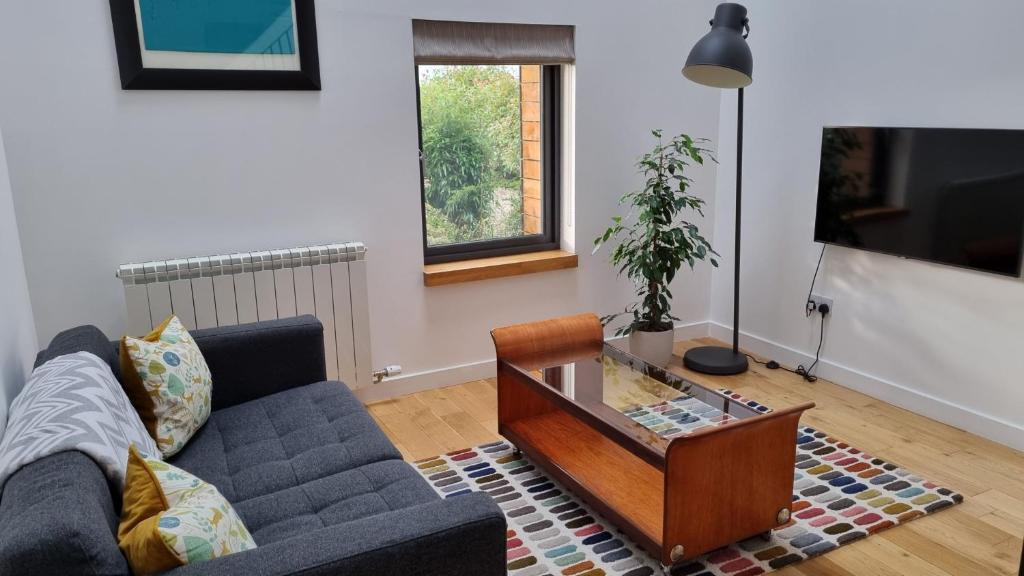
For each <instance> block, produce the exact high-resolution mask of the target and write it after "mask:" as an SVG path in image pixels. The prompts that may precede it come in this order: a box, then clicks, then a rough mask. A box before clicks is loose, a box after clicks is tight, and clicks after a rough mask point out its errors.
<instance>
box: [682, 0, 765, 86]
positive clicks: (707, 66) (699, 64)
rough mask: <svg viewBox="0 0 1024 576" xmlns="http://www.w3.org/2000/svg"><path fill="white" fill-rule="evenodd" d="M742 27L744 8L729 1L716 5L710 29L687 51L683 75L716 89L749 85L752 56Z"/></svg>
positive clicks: (743, 23) (744, 26) (744, 22)
mask: <svg viewBox="0 0 1024 576" xmlns="http://www.w3.org/2000/svg"><path fill="white" fill-rule="evenodd" d="M746 27H747V9H746V8H745V7H743V6H742V5H740V4H733V3H730V2H726V3H723V4H719V5H718V8H716V9H715V19H714V20H712V21H711V31H710V32H708V33H707V34H705V35H704V37H703V38H701V39H700V40H698V41H697V43H696V44H695V45H694V46H693V49H692V50H690V55H689V56H688V57H687V58H686V65H685V66H683V76H686V77H687V78H688V79H690V80H692V81H694V82H696V83H698V84H703V85H705V86H713V87H716V88H743V87H744V86H749V85H750V83H751V82H753V77H752V76H753V72H754V57H753V56H752V55H751V54H750V46H749V45H748V44H747V40H746V37H745V36H744V34H743V31H744V28H746Z"/></svg>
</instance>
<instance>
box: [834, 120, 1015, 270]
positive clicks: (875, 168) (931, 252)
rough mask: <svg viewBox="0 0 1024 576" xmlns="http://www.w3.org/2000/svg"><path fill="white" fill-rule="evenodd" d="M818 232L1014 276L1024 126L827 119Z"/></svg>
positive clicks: (843, 242)
mask: <svg viewBox="0 0 1024 576" xmlns="http://www.w3.org/2000/svg"><path fill="white" fill-rule="evenodd" d="M814 239H815V240H816V241H818V242H825V243H829V244H837V245H840V246H847V247H850V248H861V249H864V250H870V251H873V252H882V253H885V254H892V255H896V256H903V257H906V258H915V259H920V260H928V261H930V262H938V263H942V264H949V265H953V266H961V267H964V268H972V269H975V270H982V271H985V272H992V273H996V274H1005V275H1010V276H1019V275H1020V271H1021V258H1022V249H1021V245H1022V242H1024V130H973V129H971V130H967V129H952V128H868V127H827V128H825V129H824V131H823V133H822V138H821V168H820V170H819V175H818V209H817V216H816V219H815V225H814Z"/></svg>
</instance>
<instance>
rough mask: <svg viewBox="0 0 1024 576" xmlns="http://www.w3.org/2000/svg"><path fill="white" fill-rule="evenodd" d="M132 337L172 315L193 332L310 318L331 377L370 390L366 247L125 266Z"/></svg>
mask: <svg viewBox="0 0 1024 576" xmlns="http://www.w3.org/2000/svg"><path fill="white" fill-rule="evenodd" d="M117 277H118V278H120V279H121V281H122V283H123V284H124V299H125V304H126V307H127V310H128V326H127V330H128V334H132V335H143V334H146V333H147V332H149V331H150V330H152V329H153V326H155V325H158V324H159V323H160V322H162V321H163V319H164V318H166V317H167V316H169V315H170V314H172V313H173V314H175V315H177V316H178V318H180V319H181V321H182V323H184V324H185V326H186V327H187V328H189V329H193V328H210V327H213V326H228V325H234V324H242V323H246V322H256V321H258V320H272V319H275V318H287V317H290V316H296V315H300V314H312V315H314V316H316V317H317V318H318V319H320V322H322V323H323V325H324V352H325V357H326V359H327V377H328V378H329V379H331V380H342V381H343V382H345V383H346V384H348V385H349V386H350V387H352V388H361V387H364V386H368V385H369V384H370V383H371V372H372V370H373V369H372V367H371V359H370V317H369V303H368V300H367V289H366V247H365V246H363V244H362V243H361V242H350V243H347V244H330V245H327V246H308V247H305V248H291V249H284V250H268V251H262V252H242V253H238V254H225V255H219V256H204V257H200V258H181V259H176V260H159V261H155V262H144V263H141V264H124V265H122V266H121V267H120V268H118V271H117Z"/></svg>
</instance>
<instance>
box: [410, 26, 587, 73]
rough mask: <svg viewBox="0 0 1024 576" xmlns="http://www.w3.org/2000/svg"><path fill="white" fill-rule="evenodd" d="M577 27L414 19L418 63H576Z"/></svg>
mask: <svg viewBox="0 0 1024 576" xmlns="http://www.w3.org/2000/svg"><path fill="white" fill-rule="evenodd" d="M575 33H576V29H575V28H574V27H573V26H556V25H549V24H493V23H488V22H448V21H444V20H413V21H412V38H413V51H414V52H415V55H416V63H417V64H565V63H571V62H574V61H575V60H576V48H575V41H574V36H575Z"/></svg>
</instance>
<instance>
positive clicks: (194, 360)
mask: <svg viewBox="0 0 1024 576" xmlns="http://www.w3.org/2000/svg"><path fill="white" fill-rule="evenodd" d="M121 371H122V373H123V375H124V386H125V392H127V394H128V398H129V399H131V401H132V405H133V406H135V409H136V410H137V411H138V412H139V417H140V418H142V422H143V424H145V425H146V429H147V430H148V431H149V433H150V435H151V436H152V437H153V439H154V440H156V443H157V447H158V448H159V449H160V453H161V454H163V456H164V457H165V458H166V457H168V456H172V455H174V454H176V453H177V452H178V451H179V450H181V449H182V448H183V447H184V446H185V444H186V443H187V442H188V441H189V439H190V438H192V435H193V434H195V432H196V430H198V429H199V428H200V427H202V425H203V424H205V423H206V420H207V418H209V417H210V396H211V393H212V390H213V382H212V379H211V377H210V368H209V367H208V366H207V365H206V360H204V359H203V354H202V352H200V351H199V346H198V345H196V342H195V340H193V339H192V336H190V335H189V333H188V330H186V329H185V326H183V325H182V323H181V321H180V320H179V319H178V318H177V317H176V316H170V317H169V318H167V320H165V321H164V322H163V324H161V325H160V326H159V327H157V328H156V329H155V330H153V331H152V332H150V333H149V334H148V335H146V336H145V337H143V338H132V337H130V336H125V337H124V338H122V339H121Z"/></svg>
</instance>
